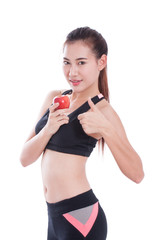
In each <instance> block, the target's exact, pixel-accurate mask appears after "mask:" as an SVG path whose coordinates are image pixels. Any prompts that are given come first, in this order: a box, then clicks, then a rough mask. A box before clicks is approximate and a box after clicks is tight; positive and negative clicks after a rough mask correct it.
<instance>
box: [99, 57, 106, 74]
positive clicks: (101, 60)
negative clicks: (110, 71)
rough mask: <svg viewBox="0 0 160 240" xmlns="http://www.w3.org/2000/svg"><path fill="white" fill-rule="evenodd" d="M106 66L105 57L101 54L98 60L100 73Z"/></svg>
mask: <svg viewBox="0 0 160 240" xmlns="http://www.w3.org/2000/svg"><path fill="white" fill-rule="evenodd" d="M106 65H107V55H106V54H103V55H102V56H101V58H100V59H99V60H98V70H99V71H101V70H102V69H103V68H105V67H106Z"/></svg>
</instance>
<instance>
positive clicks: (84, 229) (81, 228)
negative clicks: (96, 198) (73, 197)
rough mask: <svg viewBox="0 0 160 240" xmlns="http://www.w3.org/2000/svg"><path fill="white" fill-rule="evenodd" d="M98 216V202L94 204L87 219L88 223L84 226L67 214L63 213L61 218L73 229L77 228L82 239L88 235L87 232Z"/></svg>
mask: <svg viewBox="0 0 160 240" xmlns="http://www.w3.org/2000/svg"><path fill="white" fill-rule="evenodd" d="M97 215H98V202H96V203H95V204H94V206H93V210H92V213H91V215H90V217H89V219H88V221H87V222H86V223H85V224H82V223H81V222H79V221H78V220H77V219H76V218H74V217H73V216H71V215H70V214H69V213H65V214H63V216H64V217H65V218H66V219H67V220H68V221H69V222H70V223H71V224H72V225H73V226H74V227H75V228H77V229H78V230H79V231H80V232H81V233H82V234H83V236H84V237H86V236H87V234H88V233H89V231H90V230H91V228H92V226H93V224H94V222H95V220H96V218H97Z"/></svg>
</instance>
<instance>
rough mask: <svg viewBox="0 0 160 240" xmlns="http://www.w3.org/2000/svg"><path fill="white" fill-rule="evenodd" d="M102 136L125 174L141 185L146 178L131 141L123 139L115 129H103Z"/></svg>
mask: <svg viewBox="0 0 160 240" xmlns="http://www.w3.org/2000/svg"><path fill="white" fill-rule="evenodd" d="M101 134H102V137H103V138H104V141H105V142H106V144H107V145H108V147H109V149H110V151H111V152H112V154H113V156H114V158H115V160H116V162H117V164H118V166H119V168H120V169H121V171H122V172H123V174H124V175H125V176H127V177H128V178H130V179H131V180H132V181H134V182H136V183H139V182H140V181H141V180H142V179H143V177H144V173H143V166H142V162H141V159H140V157H139V155H138V154H137V153H136V152H135V150H134V149H133V147H132V146H131V145H130V143H129V141H128V140H127V139H126V140H125V139H122V138H121V137H120V135H118V134H117V132H116V131H115V129H114V128H113V127H110V129H107V130H106V129H103V131H102V133H101Z"/></svg>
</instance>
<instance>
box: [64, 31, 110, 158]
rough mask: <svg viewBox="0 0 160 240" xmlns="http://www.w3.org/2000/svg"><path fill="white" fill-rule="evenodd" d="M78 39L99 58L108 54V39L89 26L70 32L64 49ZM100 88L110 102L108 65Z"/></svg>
mask: <svg viewBox="0 0 160 240" xmlns="http://www.w3.org/2000/svg"><path fill="white" fill-rule="evenodd" d="M78 40H81V41H83V42H84V43H85V44H87V45H88V46H89V47H90V48H91V49H92V51H93V53H94V55H95V57H96V58H97V60H98V59H100V58H101V56H102V55H103V54H105V55H108V46H107V42H106V40H105V39H104V38H103V36H102V35H101V34H100V33H99V32H97V31H96V30H94V29H91V28H89V27H81V28H77V29H75V30H73V31H72V32H70V33H69V34H68V35H67V37H66V41H65V42H64V45H63V49H64V47H65V45H66V44H67V43H73V42H76V41H78ZM98 88H99V91H100V93H102V94H103V96H104V97H105V99H106V100H107V101H108V102H110V100H109V89H108V79H107V66H106V67H105V68H104V69H103V70H101V71H100V74H99V78H98ZM104 143H105V141H104V139H103V138H102V139H100V140H98V149H100V146H102V154H104Z"/></svg>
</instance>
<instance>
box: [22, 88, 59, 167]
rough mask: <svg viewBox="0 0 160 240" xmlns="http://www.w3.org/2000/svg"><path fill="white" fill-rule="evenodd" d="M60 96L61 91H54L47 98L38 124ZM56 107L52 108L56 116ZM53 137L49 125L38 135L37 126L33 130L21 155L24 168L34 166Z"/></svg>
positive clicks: (55, 117)
mask: <svg viewBox="0 0 160 240" xmlns="http://www.w3.org/2000/svg"><path fill="white" fill-rule="evenodd" d="M60 94H61V91H52V92H50V93H49V94H48V95H47V97H46V99H45V101H44V104H43V106H42V107H41V110H40V113H39V116H38V119H37V121H36V123H37V122H38V120H39V119H40V118H41V117H42V116H43V115H44V113H45V112H46V110H47V109H48V107H49V106H50V105H51V103H52V100H53V98H54V97H55V96H57V95H60ZM55 107H57V106H54V105H53V106H52V107H51V108H50V111H52V114H54V110H55ZM58 111H60V110H57V111H56V112H57V115H58ZM61 112H62V110H61ZM57 117H58V116H54V119H52V120H51V122H53V120H55V119H57ZM35 125H36V124H35ZM50 125H51V124H50ZM52 125H53V124H52ZM54 125H57V123H55V124H54ZM59 125H60V122H59ZM55 127H57V126H53V127H52V128H54V130H55ZM52 130H53V129H52ZM52 135H53V131H51V126H49V124H46V125H45V126H44V128H43V129H42V130H41V131H40V132H39V133H38V134H37V135H36V134H35V126H34V128H33V130H32V131H31V133H30V135H29V137H28V139H27V140H26V142H25V144H24V146H23V149H22V152H21V155H20V161H21V164H22V166H24V167H26V166H28V165H30V164H32V163H33V162H35V161H36V160H37V159H38V158H39V157H40V155H41V154H42V152H43V151H44V149H45V147H46V145H47V143H48V141H49V139H50V138H51V136H52Z"/></svg>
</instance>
